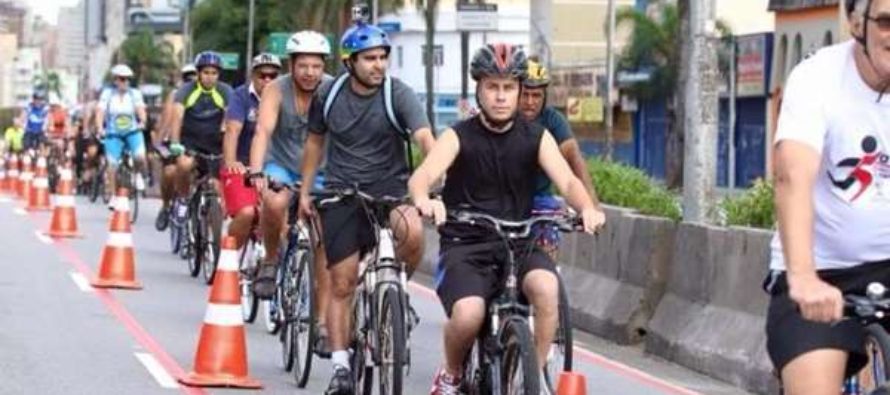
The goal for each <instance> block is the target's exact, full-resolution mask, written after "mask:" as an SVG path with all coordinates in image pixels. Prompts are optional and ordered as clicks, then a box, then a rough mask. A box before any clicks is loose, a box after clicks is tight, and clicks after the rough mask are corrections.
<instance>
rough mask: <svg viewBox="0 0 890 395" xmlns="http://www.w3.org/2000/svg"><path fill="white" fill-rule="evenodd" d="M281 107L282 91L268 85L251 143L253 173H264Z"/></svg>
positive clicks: (251, 169)
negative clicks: (264, 163) (270, 140)
mask: <svg viewBox="0 0 890 395" xmlns="http://www.w3.org/2000/svg"><path fill="white" fill-rule="evenodd" d="M280 106H281V90H280V89H279V88H278V85H277V84H269V85H267V86H266V88H265V89H263V96H262V97H261V98H260V107H259V110H258V114H257V122H256V131H254V134H253V141H252V142H251V143H250V171H251V172H254V173H259V172H261V171H263V161H264V160H265V158H266V150H267V149H268V146H269V139H270V138H271V137H272V133H274V132H275V126H276V124H277V123H278V109H279V108H280ZM304 155H305V154H304ZM305 162H306V158H305V156H304V157H303V163H305ZM310 185H311V184H310Z"/></svg>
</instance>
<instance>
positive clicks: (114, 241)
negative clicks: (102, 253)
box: [105, 232, 133, 247]
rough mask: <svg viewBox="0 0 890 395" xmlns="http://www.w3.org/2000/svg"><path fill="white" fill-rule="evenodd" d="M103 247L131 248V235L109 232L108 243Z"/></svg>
mask: <svg viewBox="0 0 890 395" xmlns="http://www.w3.org/2000/svg"><path fill="white" fill-rule="evenodd" d="M105 245H107V246H109V247H132V246H133V235H132V234H131V233H121V232H111V233H109V234H108V242H106V243H105Z"/></svg>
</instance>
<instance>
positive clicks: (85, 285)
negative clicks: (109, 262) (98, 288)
mask: <svg viewBox="0 0 890 395" xmlns="http://www.w3.org/2000/svg"><path fill="white" fill-rule="evenodd" d="M68 274H69V275H70V276H71V280H72V281H74V285H77V288H78V289H80V291H81V292H93V287H91V286H90V282H89V281H87V278H86V277H84V275H83V274H80V273H79V272H68Z"/></svg>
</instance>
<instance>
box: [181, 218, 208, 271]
mask: <svg viewBox="0 0 890 395" xmlns="http://www.w3.org/2000/svg"><path fill="white" fill-rule="evenodd" d="M196 206H197V205H192V204H190V205H189V216H188V221H187V225H186V226H187V227H186V233H185V236H186V237H188V242H186V244H185V245H186V247H187V248H186V252H185V257H186V258H185V259H186V260H187V261H188V265H189V275H190V276H192V277H198V273H200V272H201V262H200V256H201V246H202V245H203V243H204V235H203V234H202V232H204V229H203V227H202V226H201V214H200V213H199V212H198V208H197V207H196Z"/></svg>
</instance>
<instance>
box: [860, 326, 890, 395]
mask: <svg viewBox="0 0 890 395" xmlns="http://www.w3.org/2000/svg"><path fill="white" fill-rule="evenodd" d="M865 353H866V355H867V356H868V364H867V365H866V366H865V367H864V368H863V369H862V370H861V371H859V374H858V376H857V378H858V379H859V380H858V381H859V386H860V387H861V389H862V391H861V393H863V394H872V393H875V391H877V390H880V389H883V390H884V391H886V389H885V386H887V384H888V382H890V377H888V366H890V335H888V334H887V331H886V330H884V328H883V327H882V326H881V325H880V324H871V325H869V326H867V327H865ZM878 393H879V392H878Z"/></svg>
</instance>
